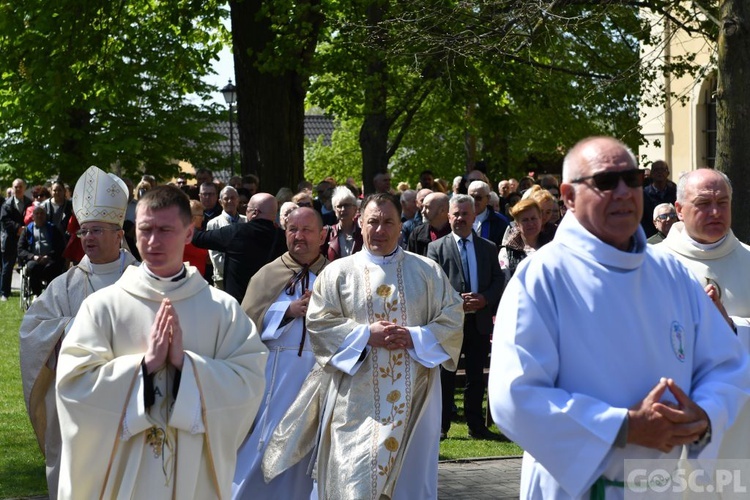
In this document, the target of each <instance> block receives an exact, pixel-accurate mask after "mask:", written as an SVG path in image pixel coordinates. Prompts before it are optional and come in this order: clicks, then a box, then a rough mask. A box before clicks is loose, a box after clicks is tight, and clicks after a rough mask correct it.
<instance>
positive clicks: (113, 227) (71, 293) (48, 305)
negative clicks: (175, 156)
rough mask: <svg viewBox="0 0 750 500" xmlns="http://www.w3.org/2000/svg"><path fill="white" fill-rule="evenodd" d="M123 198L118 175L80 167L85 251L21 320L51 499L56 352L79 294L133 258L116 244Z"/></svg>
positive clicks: (56, 430)
mask: <svg viewBox="0 0 750 500" xmlns="http://www.w3.org/2000/svg"><path fill="white" fill-rule="evenodd" d="M127 204H128V188H127V186H126V184H125V183H124V182H123V181H122V180H121V179H120V178H119V177H117V176H115V175H114V174H108V173H105V172H104V171H102V170H100V169H98V168H97V167H89V168H88V169H87V170H86V172H84V174H83V175H82V176H81V178H80V179H78V182H77V183H76V186H75V189H74V191H73V211H74V212H75V216H76V219H77V220H78V223H79V224H80V227H81V228H80V230H79V231H78V234H77V235H76V236H77V237H78V238H80V239H81V246H82V247H83V251H84V253H85V256H84V257H83V259H81V262H79V263H78V265H76V266H73V267H71V268H70V269H69V270H68V271H67V272H66V273H64V274H62V275H61V276H58V277H57V278H55V279H54V280H52V282H51V283H50V284H49V285H48V286H47V288H46V289H45V291H44V292H43V293H42V294H41V295H40V296H39V297H38V298H37V299H36V300H35V301H34V302H33V303H32V304H31V307H29V310H28V311H26V314H25V315H24V317H23V321H22V322H21V330H20V351H21V356H20V357H21V376H22V378H23V391H24V399H25V400H26V409H27V410H28V412H29V418H30V419H31V424H32V426H33V427H34V432H35V433H36V436H37V440H38V442H39V447H40V448H41V450H42V453H44V461H45V464H46V470H47V487H48V494H49V497H50V498H51V499H53V500H54V499H55V498H57V482H58V475H59V472H60V445H61V441H60V425H59V423H58V420H57V408H56V407H55V370H56V368H57V355H58V353H59V350H60V344H61V343H62V339H63V337H64V336H65V332H66V331H67V330H68V329H69V328H70V325H71V324H72V321H73V318H75V316H76V314H78V309H79V308H80V307H81V303H82V302H83V300H84V299H85V298H86V297H88V296H89V295H91V294H92V293H94V292H95V291H97V290H101V289H102V288H104V287H107V286H109V285H111V284H112V283H114V282H115V281H117V280H118V279H120V276H122V273H123V272H124V271H125V269H126V268H127V267H128V266H131V265H137V264H138V263H137V262H136V260H135V258H134V257H133V256H132V255H131V254H130V252H128V251H127V250H125V249H123V248H121V246H122V241H123V231H122V224H123V221H124V220H125V210H126V208H127Z"/></svg>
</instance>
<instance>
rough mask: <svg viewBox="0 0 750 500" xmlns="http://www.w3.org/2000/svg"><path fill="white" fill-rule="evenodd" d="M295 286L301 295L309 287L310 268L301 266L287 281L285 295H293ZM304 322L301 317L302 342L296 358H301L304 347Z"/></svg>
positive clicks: (304, 319)
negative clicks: (298, 287) (298, 286)
mask: <svg viewBox="0 0 750 500" xmlns="http://www.w3.org/2000/svg"><path fill="white" fill-rule="evenodd" d="M297 284H299V285H300V286H301V287H302V288H301V292H302V293H305V290H307V289H308V288H309V287H310V266H308V265H303V266H302V269H300V270H299V272H297V273H295V274H294V275H293V276H292V277H291V278H289V281H287V283H286V287H285V288H284V291H285V292H286V294H287V295H289V296H291V295H294V291H295V289H296V288H297ZM305 321H306V318H305V316H302V340H301V341H300V343H299V351H297V356H299V357H302V350H303V349H304V347H305V337H306V336H307V326H306V324H305Z"/></svg>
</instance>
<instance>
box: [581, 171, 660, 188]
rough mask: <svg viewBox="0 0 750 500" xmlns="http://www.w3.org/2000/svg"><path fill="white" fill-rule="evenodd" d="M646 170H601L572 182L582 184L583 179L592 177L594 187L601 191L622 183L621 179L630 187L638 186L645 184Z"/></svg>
mask: <svg viewBox="0 0 750 500" xmlns="http://www.w3.org/2000/svg"><path fill="white" fill-rule="evenodd" d="M645 175H646V173H645V171H643V170H641V169H638V168H633V169H631V170H620V171H617V172H612V171H610V172H599V173H598V174H594V175H589V176H587V177H579V178H578V179H573V180H572V181H570V182H571V184H580V183H582V182H583V181H587V180H589V179H591V180H592V181H594V182H593V184H594V187H595V188H596V189H598V190H599V191H611V190H613V189H615V188H616V187H617V185H618V184H620V179H622V180H623V182H625V185H626V186H627V187H629V188H637V187H642V186H643V179H644V177H645Z"/></svg>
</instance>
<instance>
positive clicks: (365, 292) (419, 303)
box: [263, 194, 463, 499]
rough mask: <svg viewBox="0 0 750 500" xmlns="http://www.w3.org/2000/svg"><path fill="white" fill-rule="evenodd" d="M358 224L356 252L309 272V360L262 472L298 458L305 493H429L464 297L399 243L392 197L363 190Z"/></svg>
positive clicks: (433, 490)
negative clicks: (309, 488)
mask: <svg viewBox="0 0 750 500" xmlns="http://www.w3.org/2000/svg"><path fill="white" fill-rule="evenodd" d="M361 225H362V235H363V240H364V248H363V250H362V251H361V252H359V253H356V254H354V255H352V256H350V257H345V258H343V259H339V260H336V261H334V262H332V263H331V264H329V265H328V266H327V267H326V268H325V269H324V270H323V272H322V273H321V274H320V276H318V278H317V279H316V281H315V286H314V288H313V294H312V297H311V299H310V305H309V310H308V313H307V329H308V335H309V337H310V343H311V345H312V349H313V352H314V353H315V357H316V360H317V366H316V367H315V369H314V370H313V371H312V372H311V373H310V375H309V376H308V378H307V380H306V381H305V383H304V384H303V386H302V388H301V390H300V394H299V396H298V397H297V399H296V401H295V402H294V404H293V405H292V406H291V407H290V409H289V411H288V412H287V413H286V415H285V416H284V418H283V419H282V421H281V422H280V423H279V425H278V426H277V427H276V431H275V432H274V435H273V438H272V440H271V443H270V444H269V446H268V448H267V450H266V453H265V455H264V458H263V471H264V474H265V477H266V479H267V480H270V479H272V478H273V477H275V476H277V475H278V474H279V473H281V472H282V471H283V470H285V469H287V468H288V467H290V466H291V465H293V464H294V463H296V462H299V461H300V460H303V459H304V460H305V461H306V462H307V463H308V465H309V466H310V468H311V471H312V476H313V479H315V481H316V489H315V491H313V493H312V495H311V498H379V499H386V498H437V464H438V451H439V443H440V441H439V437H440V415H441V401H440V380H439V377H440V372H439V370H438V368H439V366H440V365H441V364H443V365H444V366H445V367H446V368H447V369H449V370H455V368H456V364H457V362H458V356H459V353H460V350H461V342H462V337H463V307H462V300H461V297H460V295H458V293H457V292H456V291H455V290H454V289H453V287H452V286H451V285H450V282H449V281H448V278H447V277H446V276H445V273H443V271H442V269H441V268H440V267H438V265H437V264H436V263H435V262H433V261H431V260H429V259H426V258H424V257H421V256H418V255H415V254H411V253H408V252H404V251H403V250H402V249H401V248H400V247H399V246H398V239H399V234H400V231H401V216H400V204H399V203H398V201H396V200H395V199H394V198H393V197H392V196H391V195H389V194H375V195H372V196H370V197H369V198H367V199H366V200H365V202H364V204H363V215H362V218H361ZM311 451H312V457H311V458H310V459H309V460H308V459H306V458H305V457H306V456H307V454H308V453H310V452H311Z"/></svg>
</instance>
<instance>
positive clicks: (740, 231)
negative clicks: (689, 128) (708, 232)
mask: <svg viewBox="0 0 750 500" xmlns="http://www.w3.org/2000/svg"><path fill="white" fill-rule="evenodd" d="M749 14H750V0H725V1H723V2H722V4H721V29H720V32H719V57H718V70H719V71H718V88H717V95H716V101H717V102H716V121H717V135H716V168H717V170H720V171H722V172H724V173H725V174H727V176H729V178H730V179H731V180H732V187H733V195H732V215H733V219H732V221H733V223H732V226H733V229H734V232H735V234H736V235H737V237H738V238H739V239H740V240H742V241H745V242H747V241H749V240H750V216H748V214H750V176H748V175H747V173H746V171H747V167H748V165H750V148H748V146H747V145H748V144H750V92H748V89H750V71H748V68H750V25H748V15H749Z"/></svg>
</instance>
